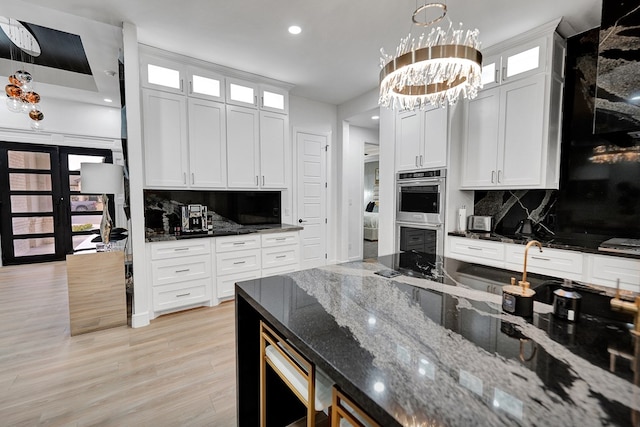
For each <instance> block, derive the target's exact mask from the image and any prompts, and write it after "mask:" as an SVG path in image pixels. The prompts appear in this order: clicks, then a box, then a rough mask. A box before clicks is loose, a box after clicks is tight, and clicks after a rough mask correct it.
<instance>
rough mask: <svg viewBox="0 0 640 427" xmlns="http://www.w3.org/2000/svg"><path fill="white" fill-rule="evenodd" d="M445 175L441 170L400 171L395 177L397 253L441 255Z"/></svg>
mask: <svg viewBox="0 0 640 427" xmlns="http://www.w3.org/2000/svg"><path fill="white" fill-rule="evenodd" d="M445 176H446V170H444V169H431V170H422V171H416V172H401V173H399V174H398V175H397V176H396V178H397V181H396V185H397V191H398V192H397V197H398V199H397V209H396V235H397V248H398V250H399V251H401V252H409V251H411V252H415V253H420V254H423V255H426V256H442V255H443V253H444V218H445V213H444V197H445Z"/></svg>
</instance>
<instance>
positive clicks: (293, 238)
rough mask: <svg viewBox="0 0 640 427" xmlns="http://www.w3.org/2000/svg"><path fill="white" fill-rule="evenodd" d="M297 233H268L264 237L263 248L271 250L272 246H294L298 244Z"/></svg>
mask: <svg viewBox="0 0 640 427" xmlns="http://www.w3.org/2000/svg"><path fill="white" fill-rule="evenodd" d="M298 235H299V233H298V232H297V231H293V232H287V233H268V234H263V235H262V247H263V248H270V247H272V246H282V245H292V244H297V243H298Z"/></svg>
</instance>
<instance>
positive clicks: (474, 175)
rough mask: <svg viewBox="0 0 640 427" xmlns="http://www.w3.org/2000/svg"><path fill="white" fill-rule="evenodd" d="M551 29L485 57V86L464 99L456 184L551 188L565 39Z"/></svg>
mask: <svg viewBox="0 0 640 427" xmlns="http://www.w3.org/2000/svg"><path fill="white" fill-rule="evenodd" d="M554 30H555V23H553V24H549V25H547V26H546V27H544V28H542V29H538V30H536V31H535V32H534V33H533V34H531V33H529V34H526V35H523V36H521V37H518V38H515V39H514V40H510V41H509V43H508V44H506V43H504V44H501V45H500V46H497V47H494V48H492V49H490V50H489V52H496V51H498V52H501V53H493V54H492V53H489V54H488V55H486V56H485V59H484V61H483V62H484V66H483V82H484V89H483V90H482V91H480V93H479V94H478V96H477V97H476V98H475V99H472V100H466V101H465V104H464V108H465V116H464V117H465V119H464V123H465V125H464V138H463V150H462V156H463V157H462V177H461V188H463V189H485V190H487V189H501V188H503V189H518V188H527V189H534V188H540V189H543V188H558V185H559V172H560V171H559V169H560V136H561V135H560V123H561V113H562V91H563V87H564V77H563V72H564V54H565V43H564V41H563V40H562V39H561V38H560V37H559V36H558V35H557V34H556V33H555V31H554ZM514 43H515V45H514Z"/></svg>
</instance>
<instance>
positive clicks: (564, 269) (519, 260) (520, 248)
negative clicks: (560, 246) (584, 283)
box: [505, 244, 583, 280]
mask: <svg viewBox="0 0 640 427" xmlns="http://www.w3.org/2000/svg"><path fill="white" fill-rule="evenodd" d="M505 246H506V257H505V260H506V263H507V266H508V267H509V268H512V269H513V270H516V271H522V267H523V264H524V249H525V246H524V245H513V244H506V245H505ZM528 255H529V256H528V259H527V271H528V272H532V273H539V274H545V275H547V276H555V277H562V278H568V279H572V280H582V278H583V276H582V259H583V255H582V253H581V252H572V251H567V250H557V249H549V248H543V249H542V252H540V250H539V249H538V248H537V247H533V246H532V247H531V248H529V254H528Z"/></svg>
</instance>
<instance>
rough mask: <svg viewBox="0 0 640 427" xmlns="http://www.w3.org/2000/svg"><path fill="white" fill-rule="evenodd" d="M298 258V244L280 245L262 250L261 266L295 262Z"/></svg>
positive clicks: (266, 266) (275, 265)
mask: <svg viewBox="0 0 640 427" xmlns="http://www.w3.org/2000/svg"><path fill="white" fill-rule="evenodd" d="M298 260H299V256H298V246H297V245H295V246H281V247H275V248H269V249H263V250H262V268H269V267H278V266H282V265H289V264H295V263H297V262H298Z"/></svg>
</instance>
